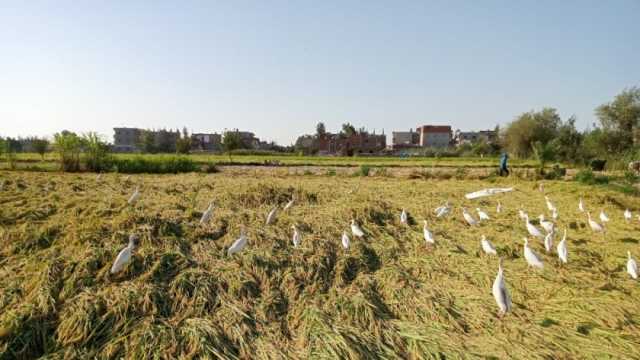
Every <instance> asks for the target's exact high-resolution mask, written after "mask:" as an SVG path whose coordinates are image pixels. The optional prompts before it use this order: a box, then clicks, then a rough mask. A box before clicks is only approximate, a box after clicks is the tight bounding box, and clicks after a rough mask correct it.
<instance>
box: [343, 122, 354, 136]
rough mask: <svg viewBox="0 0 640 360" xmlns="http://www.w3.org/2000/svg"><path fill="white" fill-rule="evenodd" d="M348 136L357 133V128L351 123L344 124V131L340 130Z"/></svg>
mask: <svg viewBox="0 0 640 360" xmlns="http://www.w3.org/2000/svg"><path fill="white" fill-rule="evenodd" d="M340 133H341V134H342V135H344V136H346V137H350V136H352V135H354V134H355V133H356V128H355V127H354V126H353V125H351V124H350V123H345V124H342V131H341V132H340Z"/></svg>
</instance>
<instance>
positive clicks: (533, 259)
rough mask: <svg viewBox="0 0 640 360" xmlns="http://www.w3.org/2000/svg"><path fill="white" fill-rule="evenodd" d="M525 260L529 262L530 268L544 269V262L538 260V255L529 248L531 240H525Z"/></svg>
mask: <svg viewBox="0 0 640 360" xmlns="http://www.w3.org/2000/svg"><path fill="white" fill-rule="evenodd" d="M524 259H525V260H527V264H528V265H529V266H532V267H535V268H538V269H542V268H543V267H544V265H543V264H542V261H541V260H540V258H538V255H536V253H535V252H533V250H531V248H530V247H529V240H528V239H527V238H524Z"/></svg>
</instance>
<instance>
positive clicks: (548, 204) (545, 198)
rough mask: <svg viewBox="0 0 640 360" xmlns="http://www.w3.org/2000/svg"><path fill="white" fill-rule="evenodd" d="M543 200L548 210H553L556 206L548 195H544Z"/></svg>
mask: <svg viewBox="0 0 640 360" xmlns="http://www.w3.org/2000/svg"><path fill="white" fill-rule="evenodd" d="M544 200H545V201H546V202H547V209H549V211H553V210H554V209H555V208H556V207H555V205H553V203H552V202H551V200H550V199H549V197H548V196H546V195H545V197H544Z"/></svg>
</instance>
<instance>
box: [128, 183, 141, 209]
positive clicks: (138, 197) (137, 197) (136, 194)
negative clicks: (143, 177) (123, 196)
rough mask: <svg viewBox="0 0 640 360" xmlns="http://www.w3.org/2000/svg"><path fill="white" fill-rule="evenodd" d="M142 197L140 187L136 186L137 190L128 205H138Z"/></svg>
mask: <svg viewBox="0 0 640 360" xmlns="http://www.w3.org/2000/svg"><path fill="white" fill-rule="evenodd" d="M140 196H141V194H140V187H139V186H136V189H135V190H134V191H133V194H132V195H131V197H130V198H129V200H127V204H129V205H133V204H135V203H137V202H138V200H140Z"/></svg>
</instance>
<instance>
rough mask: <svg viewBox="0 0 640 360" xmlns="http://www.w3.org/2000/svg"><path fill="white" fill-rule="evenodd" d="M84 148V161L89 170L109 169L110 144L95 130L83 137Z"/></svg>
mask: <svg viewBox="0 0 640 360" xmlns="http://www.w3.org/2000/svg"><path fill="white" fill-rule="evenodd" d="M82 148H83V149H84V163H85V166H86V168H87V170H90V171H95V172H100V171H106V170H109V168H110V167H111V166H110V165H111V162H110V159H109V145H107V143H106V142H104V141H103V140H102V138H100V136H99V135H98V134H96V133H95V132H89V133H87V134H85V135H84V136H83V137H82Z"/></svg>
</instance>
